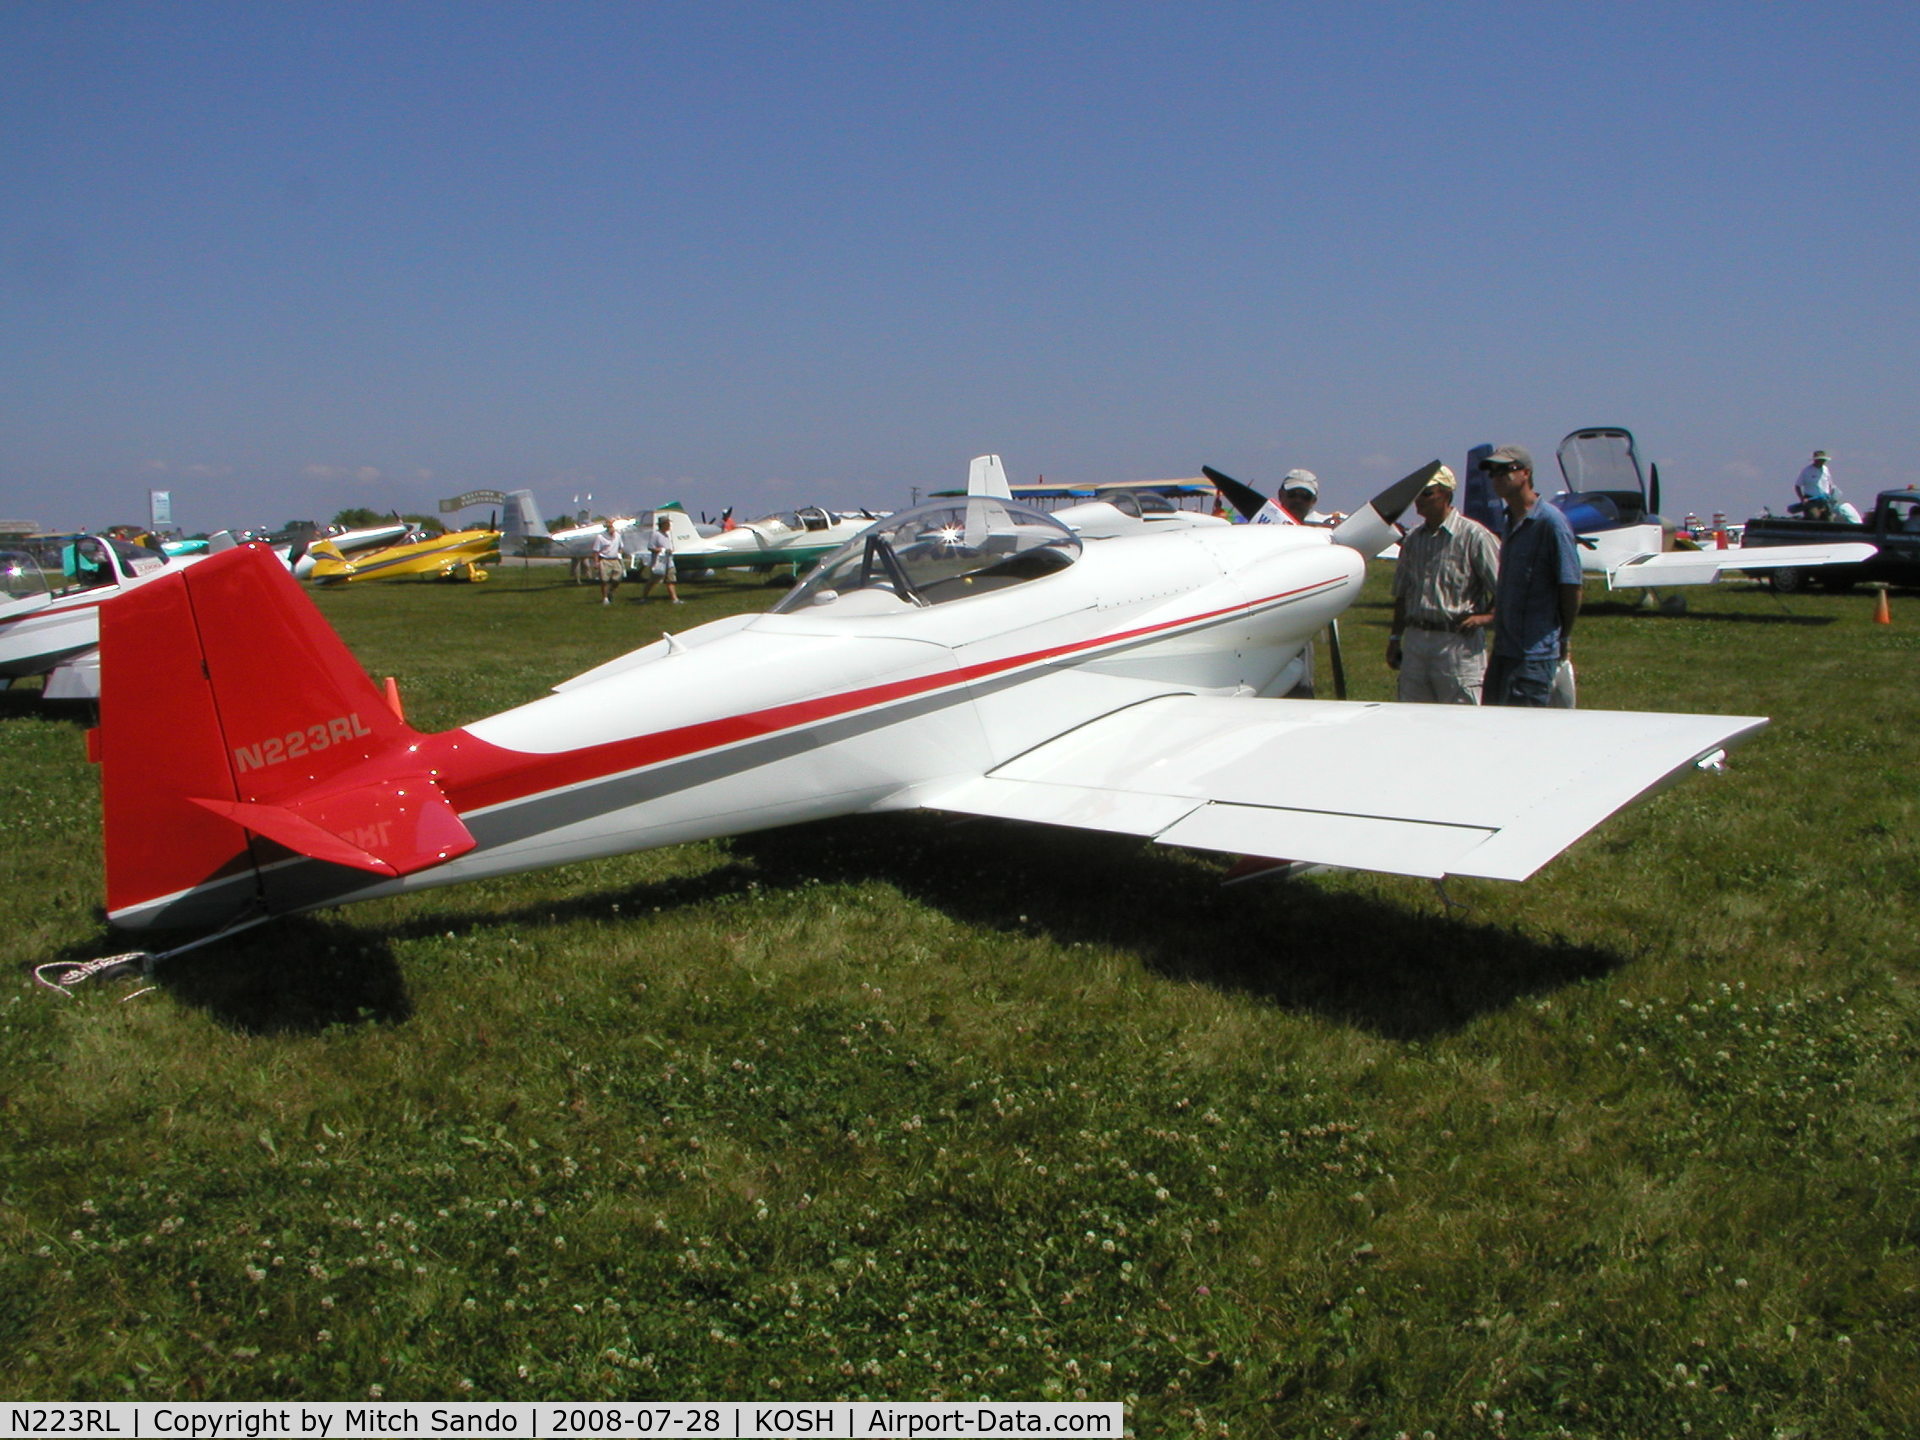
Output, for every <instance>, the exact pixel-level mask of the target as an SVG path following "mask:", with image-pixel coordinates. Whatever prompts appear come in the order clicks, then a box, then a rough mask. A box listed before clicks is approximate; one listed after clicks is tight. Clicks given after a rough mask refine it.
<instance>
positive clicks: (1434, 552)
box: [1387, 465, 1500, 705]
mask: <svg viewBox="0 0 1920 1440" xmlns="http://www.w3.org/2000/svg"><path fill="white" fill-rule="evenodd" d="M1456 483H1457V482H1456V481H1455V478H1454V474H1453V471H1452V470H1450V469H1448V468H1447V467H1446V466H1445V465H1442V466H1441V467H1440V472H1439V473H1438V474H1437V475H1435V476H1434V477H1433V479H1432V480H1430V481H1428V482H1427V487H1426V489H1424V490H1422V491H1421V492H1420V493H1419V495H1417V496H1416V497H1415V498H1414V502H1413V508H1414V510H1415V511H1416V512H1417V513H1418V514H1419V516H1420V518H1421V520H1422V521H1424V522H1425V523H1424V524H1422V525H1421V526H1420V528H1419V529H1417V530H1412V531H1409V532H1408V533H1407V536H1406V538H1405V539H1403V540H1402V541H1401V542H1400V561H1399V564H1398V566H1397V567H1396V568H1395V570H1394V575H1393V631H1392V634H1390V635H1389V636H1388V638H1387V668H1388V669H1390V670H1395V671H1398V672H1399V676H1400V692H1399V693H1400V699H1402V700H1409V701H1419V702H1422V703H1425V704H1429V705H1478V704H1479V703H1480V683H1481V680H1482V679H1483V678H1484V676H1485V674H1486V669H1487V644H1486V627H1487V626H1488V625H1489V624H1490V623H1492V620H1493V594H1494V587H1495V584H1496V583H1497V580H1498V576H1499V567H1500V542H1499V541H1498V540H1496V539H1495V538H1494V536H1493V532H1492V531H1491V530H1489V529H1487V527H1486V526H1484V525H1482V524H1481V523H1480V522H1479V521H1477V520H1469V519H1468V518H1467V517H1466V516H1465V515H1462V514H1461V513H1460V512H1459V511H1458V510H1456V509H1454V508H1453V492H1454V488H1455V485H1456Z"/></svg>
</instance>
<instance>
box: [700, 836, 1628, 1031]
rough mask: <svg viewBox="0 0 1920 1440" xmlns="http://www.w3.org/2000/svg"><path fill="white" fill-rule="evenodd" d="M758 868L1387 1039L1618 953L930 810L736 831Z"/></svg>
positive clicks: (1448, 1024)
mask: <svg viewBox="0 0 1920 1440" xmlns="http://www.w3.org/2000/svg"><path fill="white" fill-rule="evenodd" d="M731 843H732V847H733V852H734V854H735V855H736V856H738V857H740V858H741V859H743V860H749V861H751V862H752V865H753V867H754V874H755V876H756V877H757V878H758V879H759V880H760V882H761V883H762V884H763V885H799V884H803V883H806V882H809V881H811V882H814V883H819V882H822V881H825V882H830V883H852V884H857V883H860V882H862V881H867V880H878V881H883V882H885V883H888V884H891V885H894V886H896V887H897V888H899V889H900V890H901V891H902V892H903V893H905V894H906V895H908V896H910V897H911V898H913V899H915V900H917V901H920V902H921V903H924V904H927V905H931V906H933V907H935V908H936V909H939V910H941V911H943V912H945V913H946V914H949V915H951V916H953V917H954V918H956V919H959V920H964V921H966V922H967V923H969V924H974V925H982V926H987V927H991V928H998V929H1003V930H1018V931H1020V932H1022V933H1026V934H1034V935H1044V936H1046V937H1049V938H1051V939H1053V940H1055V941H1057V942H1059V943H1062V944H1070V943H1074V942H1082V943H1090V944H1105V945H1112V946H1115V947H1117V948H1119V949H1122V950H1126V951H1131V952H1133V953H1135V954H1138V955H1139V956H1141V958H1142V959H1143V961H1144V962H1145V964H1146V965H1147V966H1148V967H1149V968H1150V969H1152V970H1153V971H1154V972H1155V973H1157V974H1160V975H1163V976H1166V977H1168V978H1170V979H1179V980H1187V981H1192V982H1195V983H1199V984H1205V985H1211V986H1214V987H1216V988H1219V989H1221V990H1230V991H1236V992H1239V993H1242V994H1246V995H1251V996H1256V997H1258V998H1260V999H1262V1000H1265V1001H1268V1002H1270V1003H1272V1004H1275V1005H1278V1006H1281V1007H1284V1008H1286V1009H1290V1010H1299V1011H1303V1012H1307V1013H1311V1014H1316V1015H1320V1016H1323V1017H1325V1018H1327V1019H1329V1020H1333V1021H1335V1022H1337V1023H1340V1024H1351V1025H1356V1026H1359V1027H1361V1028H1363V1029H1366V1030H1369V1031H1372V1032H1374V1033H1376V1034H1378V1035H1381V1036H1383V1037H1386V1038H1388V1039H1395V1040H1425V1039H1431V1038H1435V1037H1439V1036H1444V1035H1447V1034H1451V1033H1453V1032H1454V1031H1457V1030H1459V1029H1461V1028H1463V1027H1464V1026H1466V1025H1467V1024H1468V1023H1470V1022H1471V1021H1472V1020H1473V1019H1474V1018H1475V1017H1476V1016H1479V1015H1482V1014H1486V1013H1488V1012H1490V1011H1497V1010H1500V1009H1503V1008H1505V1007H1507V1006H1510V1005H1512V1004H1513V1003H1514V1002H1515V1001H1516V1000H1519V999H1521V998H1523V997H1525V996H1528V995H1534V994H1538V993H1541V992H1544V991H1549V990H1553V989H1556V988H1558V987H1560V986H1564V985H1567V984H1571V983H1573V982H1576V981H1579V980H1585V979H1589V978H1593V977H1595V976H1599V975H1604V974H1607V973H1609V972H1611V971H1613V970H1616V969H1618V968H1620V967H1621V966H1623V965H1625V964H1626V963H1628V959H1629V957H1628V956H1626V955H1623V954H1619V953H1616V952H1613V951H1609V950H1602V949H1597V948H1595V947H1592V946H1583V945H1575V944H1572V943H1570V942H1555V943H1547V942H1543V941H1540V940H1537V939H1533V938H1531V937H1528V936H1525V935H1521V934H1518V933H1516V932H1514V931H1512V930H1510V929H1506V928H1503V927H1500V926H1495V925H1488V924H1484V923H1478V922H1475V921H1473V920H1471V919H1463V918H1460V917H1458V916H1450V915H1447V914H1445V913H1442V912H1441V910H1440V907H1439V903H1438V901H1437V900H1434V901H1432V902H1430V903H1427V904H1426V905H1425V906H1424V908H1404V907H1401V906H1397V905H1393V904H1389V903H1383V902H1381V901H1377V900H1373V899H1369V898H1366V897H1362V896H1353V895H1341V894H1331V893H1328V892H1326V891H1324V890H1322V889H1320V888H1319V887H1317V886H1315V885H1313V884H1311V883H1300V882H1294V881H1286V880H1265V881H1261V880H1256V881H1253V882H1250V883H1249V884H1247V885H1244V886H1236V887H1233V888H1227V889H1223V888H1222V887H1221V886H1220V884H1219V874H1220V872H1219V871H1218V870H1217V869H1215V868H1213V867H1211V866H1206V865H1202V864H1199V863H1196V861H1195V859H1194V858H1193V857H1190V856H1185V855H1182V854H1179V853H1175V852H1167V851H1158V852H1156V851H1155V850H1154V849H1153V848H1152V847H1151V846H1147V845H1143V844H1142V843H1141V842H1140V841H1139V840H1137V839H1134V838H1132V837H1128V836H1108V835H1101V834H1095V833H1091V832H1083V831H1073V830H1057V829H1043V828H1041V827H1037V826H1024V825H1015V824H1005V823H1001V822H997V821H968V822H960V823H955V822H953V821H951V820H943V819H940V818H938V817H932V816H892V817H881V818H854V819H848V820H836V821H827V822H823V823H819V824H814V825H810V826H806V827H803V828H799V829H792V830H770V831H761V832H758V833H756V834H751V835H743V836H736V837H735V838H734V839H733V841H732V842H731Z"/></svg>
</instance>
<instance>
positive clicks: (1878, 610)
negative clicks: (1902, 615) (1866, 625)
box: [1873, 585, 1893, 625]
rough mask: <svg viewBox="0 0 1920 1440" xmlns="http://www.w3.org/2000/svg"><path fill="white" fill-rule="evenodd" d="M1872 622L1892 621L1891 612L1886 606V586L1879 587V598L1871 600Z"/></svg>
mask: <svg viewBox="0 0 1920 1440" xmlns="http://www.w3.org/2000/svg"><path fill="white" fill-rule="evenodd" d="M1873 623H1874V624H1876V625H1891V624H1892V623H1893V612H1892V611H1891V610H1889V609H1888V608H1887V587H1886V586H1884V585H1882V586H1881V587H1880V598H1879V599H1878V600H1875V601H1874V602H1873Z"/></svg>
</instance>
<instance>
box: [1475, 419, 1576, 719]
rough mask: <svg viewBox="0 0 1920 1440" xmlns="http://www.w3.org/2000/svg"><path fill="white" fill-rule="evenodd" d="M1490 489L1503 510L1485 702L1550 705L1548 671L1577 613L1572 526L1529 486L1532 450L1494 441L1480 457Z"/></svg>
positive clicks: (1553, 669)
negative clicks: (1497, 444)
mask: <svg viewBox="0 0 1920 1440" xmlns="http://www.w3.org/2000/svg"><path fill="white" fill-rule="evenodd" d="M1483 463H1484V465H1485V468H1486V471H1487V474H1488V476H1489V478H1491V480H1492V481H1493V493H1494V494H1495V495H1497V496H1499V497H1500V500H1501V502H1502V503H1503V504H1505V506H1506V507H1507V538H1506V540H1505V542H1504V543H1503V544H1502V545H1501V547H1500V579H1499V584H1498V585H1497V586H1496V587H1495V590H1494V614H1495V616H1496V617H1497V618H1496V619H1495V621H1494V629H1493V657H1492V659H1491V660H1489V661H1488V662H1487V683H1486V691H1485V703H1486V704H1488V705H1533V706H1540V707H1545V706H1548V705H1551V704H1552V703H1553V682H1554V676H1555V674H1556V673H1557V672H1558V671H1559V668H1560V665H1561V662H1562V661H1571V660H1572V659H1573V645H1572V641H1573V622H1574V619H1575V617H1577V616H1578V615H1579V613H1580V592H1581V575H1580V546H1579V542H1578V541H1576V540H1575V539H1574V535H1573V527H1572V526H1571V525H1569V524H1568V523H1567V517H1566V516H1564V515H1562V514H1561V513H1560V511H1559V509H1558V508H1557V507H1555V506H1552V505H1549V504H1547V503H1546V502H1545V501H1543V500H1542V499H1541V498H1540V496H1539V495H1538V494H1537V493H1536V492H1535V491H1534V488H1533V455H1532V454H1531V453H1530V452H1529V451H1528V450H1526V449H1525V448H1524V447H1522V446H1519V445H1502V446H1501V447H1500V448H1499V449H1497V450H1495V451H1494V452H1493V454H1492V455H1490V456H1488V457H1487V459H1486V460H1485V461H1484V462H1483Z"/></svg>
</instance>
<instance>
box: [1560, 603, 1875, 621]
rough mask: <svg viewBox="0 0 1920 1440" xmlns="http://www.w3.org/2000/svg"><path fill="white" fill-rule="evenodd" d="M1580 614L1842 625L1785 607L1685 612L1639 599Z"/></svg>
mask: <svg viewBox="0 0 1920 1440" xmlns="http://www.w3.org/2000/svg"><path fill="white" fill-rule="evenodd" d="M1580 614H1581V615H1582V616H1583V617H1585V618H1587V619H1594V618H1605V617H1608V616H1618V615H1626V616H1632V617H1634V618H1636V619H1641V620H1663V621H1673V622H1677V623H1679V624H1686V623H1687V622H1689V621H1711V622H1712V623H1713V624H1716V625H1729V624H1731V625H1801V626H1820V625H1833V624H1836V623H1837V622H1838V617H1836V616H1833V615H1795V614H1794V613H1793V612H1791V611H1790V610H1787V609H1785V608H1782V609H1780V610H1779V611H1777V612H1771V613H1759V614H1756V613H1754V612H1751V611H1745V610H1700V609H1697V608H1695V607H1694V606H1692V605H1688V607H1687V608H1686V609H1684V610H1669V609H1667V608H1665V607H1664V606H1658V605H1656V606H1652V607H1648V606H1645V605H1642V604H1641V603H1640V602H1639V601H1637V600H1592V601H1588V602H1586V603H1584V604H1582V605H1581V607H1580Z"/></svg>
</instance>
